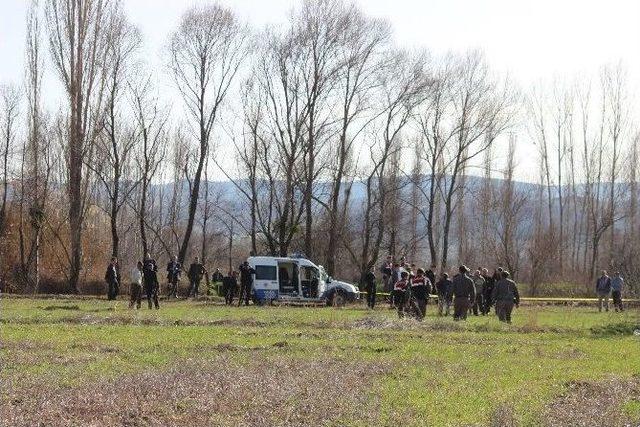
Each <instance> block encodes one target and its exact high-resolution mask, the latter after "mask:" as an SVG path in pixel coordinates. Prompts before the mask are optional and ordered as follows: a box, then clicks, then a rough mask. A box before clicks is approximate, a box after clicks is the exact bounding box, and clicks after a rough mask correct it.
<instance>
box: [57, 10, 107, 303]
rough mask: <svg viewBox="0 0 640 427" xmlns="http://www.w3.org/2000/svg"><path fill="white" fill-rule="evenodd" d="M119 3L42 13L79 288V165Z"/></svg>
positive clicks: (93, 128)
mask: <svg viewBox="0 0 640 427" xmlns="http://www.w3.org/2000/svg"><path fill="white" fill-rule="evenodd" d="M117 5H118V3H116V2H114V1H110V0H47V3H46V8H45V17H46V22H47V28H48V31H49V46H50V49H51V54H52V59H53V64H54V66H55V69H56V71H57V73H58V76H59V77H60V79H61V80H62V83H63V85H64V89H65V93H66V96H67V101H68V108H69V111H68V116H67V136H66V141H67V142H66V146H65V149H66V156H67V170H68V179H67V192H68V197H69V233H70V247H71V259H70V261H71V262H70V266H69V284H70V287H71V289H72V290H73V291H75V292H77V291H78V282H79V279H80V273H81V270H82V230H83V226H84V219H85V214H86V210H87V192H88V184H89V179H88V177H87V170H86V168H85V167H84V165H85V164H87V160H88V159H89V158H90V155H91V153H92V151H93V143H94V141H95V138H96V135H97V133H98V132H99V130H100V122H101V120H100V115H101V113H102V111H103V109H102V104H103V102H102V101H103V100H102V94H103V85H104V83H105V81H106V79H105V71H106V67H107V63H106V54H107V43H106V42H107V40H108V35H107V32H108V31H109V28H110V26H109V22H110V19H111V15H112V13H113V11H114V10H115V9H116V7H117Z"/></svg>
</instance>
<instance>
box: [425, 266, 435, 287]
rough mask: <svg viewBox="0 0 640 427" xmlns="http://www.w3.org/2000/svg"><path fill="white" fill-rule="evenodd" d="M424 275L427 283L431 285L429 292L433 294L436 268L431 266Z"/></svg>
mask: <svg viewBox="0 0 640 427" xmlns="http://www.w3.org/2000/svg"><path fill="white" fill-rule="evenodd" d="M424 275H425V276H427V279H429V283H431V292H435V291H436V266H435V265H431V267H429V269H428V270H427V271H426V272H425V273H424Z"/></svg>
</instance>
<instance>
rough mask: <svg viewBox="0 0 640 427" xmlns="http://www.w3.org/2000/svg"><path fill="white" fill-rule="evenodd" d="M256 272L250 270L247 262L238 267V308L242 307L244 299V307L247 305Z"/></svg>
mask: <svg viewBox="0 0 640 427" xmlns="http://www.w3.org/2000/svg"><path fill="white" fill-rule="evenodd" d="M254 274H256V271H255V270H254V269H253V268H251V266H250V265H249V261H245V262H243V263H242V265H240V294H239V296H238V297H239V300H238V307H240V306H241V305H242V300H243V299H244V305H249V298H250V297H251V288H252V287H253V275H254Z"/></svg>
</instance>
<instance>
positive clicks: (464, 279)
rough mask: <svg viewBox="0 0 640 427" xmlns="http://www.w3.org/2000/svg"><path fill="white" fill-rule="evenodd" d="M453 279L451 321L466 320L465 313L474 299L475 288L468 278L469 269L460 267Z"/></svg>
mask: <svg viewBox="0 0 640 427" xmlns="http://www.w3.org/2000/svg"><path fill="white" fill-rule="evenodd" d="M458 271H459V273H458V274H456V275H455V276H454V277H453V320H467V312H468V311H469V307H470V306H471V303H472V302H473V301H474V300H475V299H476V288H475V285H474V284H473V280H472V279H471V277H469V275H468V273H469V269H468V268H467V267H466V266H464V265H461V266H460V268H459V269H458Z"/></svg>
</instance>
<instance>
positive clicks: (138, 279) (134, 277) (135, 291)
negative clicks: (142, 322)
mask: <svg viewBox="0 0 640 427" xmlns="http://www.w3.org/2000/svg"><path fill="white" fill-rule="evenodd" d="M142 277H143V276H142V262H140V261H138V264H137V265H136V266H135V267H133V269H132V270H131V277H130V279H131V300H130V301H129V308H133V304H134V303H135V304H136V309H139V308H140V300H141V299H142Z"/></svg>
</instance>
